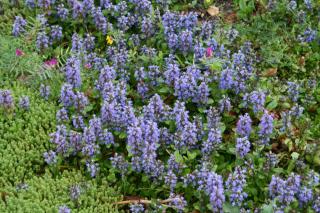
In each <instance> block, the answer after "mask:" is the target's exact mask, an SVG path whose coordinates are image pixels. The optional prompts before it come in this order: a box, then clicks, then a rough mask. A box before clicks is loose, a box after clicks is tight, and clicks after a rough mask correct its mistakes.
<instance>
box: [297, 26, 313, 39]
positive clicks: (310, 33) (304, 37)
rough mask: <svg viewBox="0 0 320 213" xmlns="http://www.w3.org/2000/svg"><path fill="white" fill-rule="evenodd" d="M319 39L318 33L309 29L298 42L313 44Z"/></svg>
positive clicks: (299, 37)
mask: <svg viewBox="0 0 320 213" xmlns="http://www.w3.org/2000/svg"><path fill="white" fill-rule="evenodd" d="M316 37H317V31H316V30H313V29H311V28H309V27H308V28H307V29H306V30H305V31H304V32H303V34H302V35H299V36H298V40H299V41H301V42H305V43H311V42H313V41H314V40H315V39H316Z"/></svg>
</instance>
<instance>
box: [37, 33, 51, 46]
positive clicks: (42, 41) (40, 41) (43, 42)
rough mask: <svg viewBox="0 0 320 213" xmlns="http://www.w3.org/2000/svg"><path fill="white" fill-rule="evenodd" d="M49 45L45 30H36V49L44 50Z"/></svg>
mask: <svg viewBox="0 0 320 213" xmlns="http://www.w3.org/2000/svg"><path fill="white" fill-rule="evenodd" d="M49 45H50V40H49V36H48V35H47V34H46V32H44V31H41V32H38V34H37V40H36V46H37V49H38V50H44V49H47V48H48V47H49Z"/></svg>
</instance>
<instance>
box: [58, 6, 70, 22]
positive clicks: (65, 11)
mask: <svg viewBox="0 0 320 213" xmlns="http://www.w3.org/2000/svg"><path fill="white" fill-rule="evenodd" d="M57 15H58V17H59V18H61V19H62V20H66V19H67V18H68V15H69V10H68V9H67V8H65V7H64V5H63V4H60V5H58V6H57Z"/></svg>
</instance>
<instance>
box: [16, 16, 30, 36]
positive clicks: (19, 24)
mask: <svg viewBox="0 0 320 213" xmlns="http://www.w3.org/2000/svg"><path fill="white" fill-rule="evenodd" d="M26 25H27V22H26V20H25V19H23V18H22V17H21V16H16V18H15V20H14V23H13V27H12V34H13V35H14V36H19V35H20V34H21V33H23V32H24V31H25V29H24V27H25V26H26Z"/></svg>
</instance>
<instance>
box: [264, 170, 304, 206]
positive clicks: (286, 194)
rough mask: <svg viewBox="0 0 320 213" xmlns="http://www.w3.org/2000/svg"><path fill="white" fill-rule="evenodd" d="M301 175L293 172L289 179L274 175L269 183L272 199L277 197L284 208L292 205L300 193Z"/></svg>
mask: <svg viewBox="0 0 320 213" xmlns="http://www.w3.org/2000/svg"><path fill="white" fill-rule="evenodd" d="M300 186H301V177H300V176H299V175H295V174H291V175H290V176H289V177H288V179H287V180H283V179H281V178H280V177H277V176H274V175H273V176H272V179H271V182H270V184H269V195H270V197H271V198H272V199H275V198H277V200H278V201H279V203H280V204H281V207H282V208H285V207H286V206H288V205H290V203H292V202H293V201H294V200H295V195H297V194H298V193H300Z"/></svg>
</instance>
